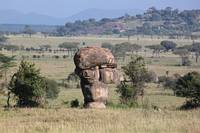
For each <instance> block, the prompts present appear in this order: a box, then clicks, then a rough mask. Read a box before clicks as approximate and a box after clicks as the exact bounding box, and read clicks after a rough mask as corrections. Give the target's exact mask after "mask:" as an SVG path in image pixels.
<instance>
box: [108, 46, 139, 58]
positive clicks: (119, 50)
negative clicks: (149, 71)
mask: <svg viewBox="0 0 200 133" xmlns="http://www.w3.org/2000/svg"><path fill="white" fill-rule="evenodd" d="M139 49H141V46H139V45H137V44H131V43H129V42H123V43H120V44H116V45H115V46H114V47H113V48H112V53H113V55H114V56H115V57H122V58H125V56H126V53H127V52H132V53H133V52H138V50H139Z"/></svg>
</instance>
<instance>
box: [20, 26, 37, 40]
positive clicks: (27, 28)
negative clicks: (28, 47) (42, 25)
mask: <svg viewBox="0 0 200 133" xmlns="http://www.w3.org/2000/svg"><path fill="white" fill-rule="evenodd" d="M23 33H24V34H28V35H29V37H30V38H31V36H32V34H35V31H34V30H32V28H31V27H30V26H29V25H26V26H25V27H24V31H23Z"/></svg>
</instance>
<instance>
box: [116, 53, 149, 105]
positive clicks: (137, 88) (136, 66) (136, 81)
mask: <svg viewBox="0 0 200 133" xmlns="http://www.w3.org/2000/svg"><path fill="white" fill-rule="evenodd" d="M122 69H123V71H124V73H125V75H126V77H125V78H127V80H125V81H123V82H121V84H120V85H119V86H118V87H117V92H118V93H119V94H120V100H121V103H123V104H129V105H131V106H132V105H135V103H136V100H137V98H138V96H139V95H142V96H143V94H144V90H143V87H144V83H145V82H146V77H147V70H146V68H145V63H144V59H143V58H142V57H138V56H133V57H131V61H130V62H129V63H128V64H127V65H126V66H124V67H122Z"/></svg>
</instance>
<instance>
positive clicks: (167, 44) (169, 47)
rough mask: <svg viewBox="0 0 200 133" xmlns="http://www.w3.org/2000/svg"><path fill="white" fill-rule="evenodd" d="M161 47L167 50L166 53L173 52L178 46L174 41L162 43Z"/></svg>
mask: <svg viewBox="0 0 200 133" xmlns="http://www.w3.org/2000/svg"><path fill="white" fill-rule="evenodd" d="M160 45H161V46H163V47H164V48H165V49H166V51H169V50H172V51H173V50H174V49H175V48H176V46H177V44H176V43H174V42H172V41H162V42H161V43H160Z"/></svg>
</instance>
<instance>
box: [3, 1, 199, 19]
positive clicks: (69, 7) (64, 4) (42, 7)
mask: <svg viewBox="0 0 200 133" xmlns="http://www.w3.org/2000/svg"><path fill="white" fill-rule="evenodd" d="M0 3H1V4H0V10H5V9H6V10H7V9H12V10H17V11H20V12H23V13H30V12H35V13H40V14H45V15H49V16H55V17H66V16H70V15H73V14H75V13H78V12H80V11H83V10H85V9H89V8H97V9H142V10H144V9H147V8H149V7H151V6H155V7H157V8H164V7H166V6H171V7H174V8H179V9H181V10H183V9H200V0H0Z"/></svg>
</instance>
